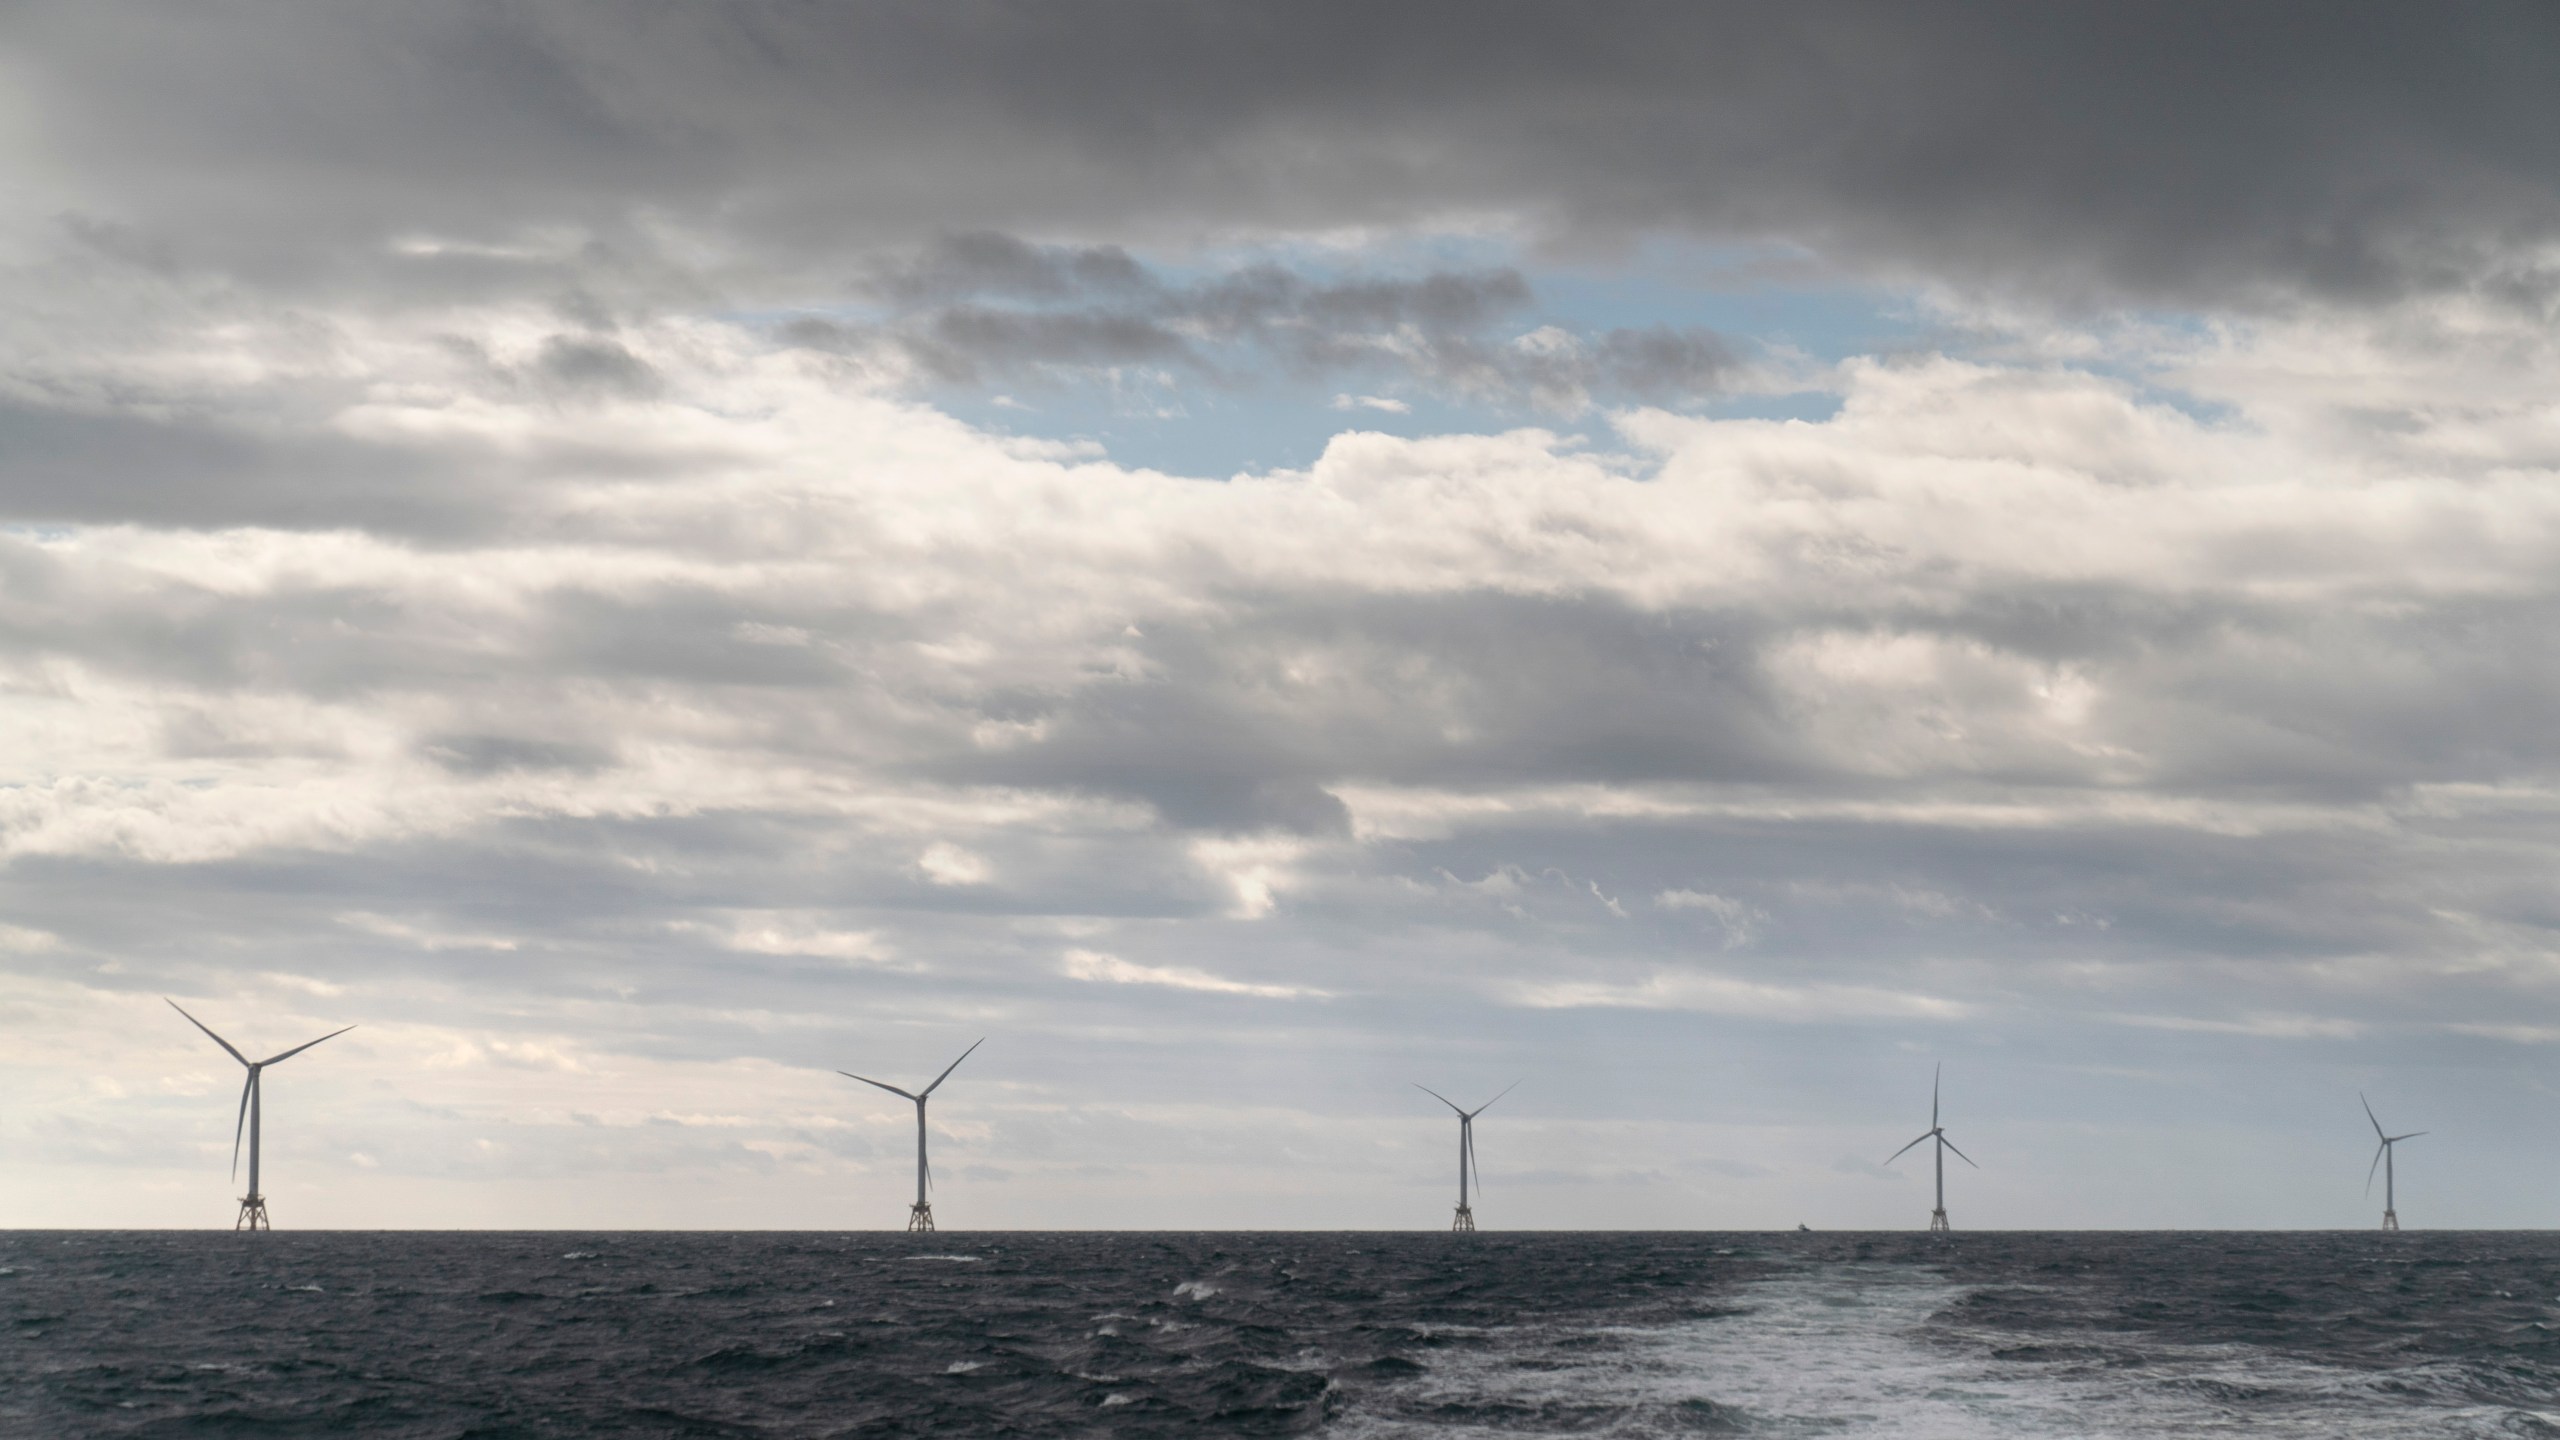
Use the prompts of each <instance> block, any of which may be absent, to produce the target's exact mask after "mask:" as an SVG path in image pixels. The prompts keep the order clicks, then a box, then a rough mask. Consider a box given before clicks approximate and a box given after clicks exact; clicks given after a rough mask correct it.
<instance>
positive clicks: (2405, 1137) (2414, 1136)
mask: <svg viewBox="0 0 2560 1440" xmlns="http://www.w3.org/2000/svg"><path fill="white" fill-rule="evenodd" d="M2426 1133H2427V1132H2426V1131H2424V1130H2412V1131H2410V1132H2409V1133H2408V1134H2406V1135H2394V1136H2392V1137H2391V1143H2392V1144H2394V1145H2397V1144H2399V1143H2400V1142H2401V1141H2403V1140H2415V1139H2417V1138H2418V1137H2419V1136H2421V1135H2424V1134H2426Z"/></svg>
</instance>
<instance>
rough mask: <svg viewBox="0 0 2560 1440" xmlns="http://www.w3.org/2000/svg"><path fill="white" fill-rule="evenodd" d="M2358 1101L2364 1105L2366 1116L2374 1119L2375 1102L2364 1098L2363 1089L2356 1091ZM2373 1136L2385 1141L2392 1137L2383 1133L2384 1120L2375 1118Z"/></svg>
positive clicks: (2368, 1118)
mask: <svg viewBox="0 0 2560 1440" xmlns="http://www.w3.org/2000/svg"><path fill="white" fill-rule="evenodd" d="M2356 1103H2357V1104H2359V1105H2362V1106H2363V1107H2364V1118H2366V1119H2367V1120H2373V1102H2372V1101H2370V1100H2367V1099H2366V1098H2364V1092H2363V1091H2361V1090H2359V1091H2357V1092H2356ZM2373 1137H2374V1138H2375V1139H2377V1140H2382V1141H2385V1142H2388V1141H2389V1140H2390V1138H2391V1137H2390V1136H2388V1135H2385V1134H2383V1133H2382V1122H2381V1121H2379V1120H2373Z"/></svg>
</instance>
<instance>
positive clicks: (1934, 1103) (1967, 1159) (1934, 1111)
mask: <svg viewBox="0 0 2560 1440" xmlns="http://www.w3.org/2000/svg"><path fill="white" fill-rule="evenodd" d="M1945 1069H1946V1067H1945V1066H1943V1065H1941V1066H1939V1067H1938V1068H1937V1069H1936V1070H1932V1071H1930V1072H1929V1128H1928V1129H1927V1130H1924V1131H1922V1132H1921V1134H1920V1139H1919V1140H1914V1141H1912V1142H1911V1145H1905V1146H1903V1147H1902V1148H1901V1149H1899V1150H1896V1151H1894V1152H1893V1153H1892V1154H1891V1155H1889V1156H1886V1157H1885V1162H1884V1163H1886V1164H1887V1165H1890V1164H1892V1163H1893V1162H1894V1161H1896V1160H1899V1159H1901V1158H1902V1157H1903V1156H1905V1155H1908V1154H1910V1153H1911V1146H1912V1145H1917V1144H1919V1143H1920V1141H1921V1140H1935V1141H1937V1142H1938V1145H1937V1152H1936V1154H1937V1161H1938V1204H1937V1208H1936V1209H1933V1210H1931V1211H1930V1212H1929V1233H1930V1234H1932V1235H1943V1234H1945V1233H1946V1232H1947V1230H1948V1229H1949V1228H1950V1227H1949V1226H1948V1224H1947V1152H1948V1151H1950V1150H1955V1151H1956V1158H1957V1159H1959V1160H1962V1161H1963V1162H1964V1163H1966V1164H1967V1165H1973V1157H1972V1156H1970V1155H1967V1154H1966V1153H1964V1152H1963V1151H1961V1150H1956V1142H1954V1141H1953V1140H1950V1139H1948V1138H1947V1131H1946V1127H1945V1126H1942V1125H1940V1124H1939V1123H1938V1075H1939V1073H1940V1071H1943V1070H1945ZM1973 1168H1974V1169H1976V1170H1979V1169H1981V1168H1982V1167H1981V1166H1979V1165H1973Z"/></svg>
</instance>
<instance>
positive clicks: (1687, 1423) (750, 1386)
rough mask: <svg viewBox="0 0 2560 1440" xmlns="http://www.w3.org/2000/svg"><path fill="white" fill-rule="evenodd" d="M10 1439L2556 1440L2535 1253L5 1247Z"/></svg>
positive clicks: (2376, 1238)
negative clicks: (1885, 1439)
mask: <svg viewBox="0 0 2560 1440" xmlns="http://www.w3.org/2000/svg"><path fill="white" fill-rule="evenodd" d="M0 1332H4V1333H0V1435H6V1436H8V1437H12V1440H14V1437H21V1436H25V1437H47V1440H52V1437H85V1436H154V1437H159V1436H168V1437H176V1436H226V1437H246V1436H305V1435H311V1436H317V1435H350V1436H365V1437H377V1436H378V1437H409V1436H417V1437H429V1436H432V1437H465V1436H469V1437H489V1440H494V1437H528V1440H530V1437H589V1436H597V1437H601V1436H612V1437H660V1436H665V1437H675V1436H684V1437H750V1436H754V1437H768V1436H769V1437H783V1436H790V1437H799V1436H905V1435H914V1436H925V1435H933V1436H972V1435H1023V1436H1049V1435H1058V1436H1065V1435H1093V1436H1105V1435H1108V1436H1123V1435H1126V1436H1149V1435H1165V1436H1203V1435H1211V1436H1214V1435H1282V1434H1318V1433H1321V1434H1328V1435H1341V1436H1346V1437H1408V1436H1504V1437H1524V1436H1542V1435H1577V1436H1587V1435H1607V1436H1712V1435H1740V1436H1823V1437H1858V1436H1915V1437H1937V1436H1948V1437H1957V1436H1965V1437H1970V1436H2127V1437H2135V1436H2198V1435H2205V1436H2210V1435H2226V1434H2227V1435H2235V1436H2236V1435H2249V1436H2269V1437H2290V1436H2431V1437H2437V1436H2541V1435H2553V1436H2560V1236H2555V1235H2544V1234H2462V1233H2409V1234H2403V1235H2397V1236H2392V1235H2382V1234H2378V1233H2311V1234H2187V1235H2177V1234H2017V1233H2012V1234H1960V1235H1956V1236H1952V1237H1948V1238H1945V1239H1938V1240H1933V1239H1930V1238H1928V1237H1925V1236H1920V1235H1716V1234H1649V1235H1635V1234H1601V1235H1593V1234H1548V1235H1501V1234H1491V1233H1488V1234H1482V1235H1477V1236H1475V1237H1472V1238H1468V1237H1463V1236H1450V1235H1445V1234H1391V1235H1389V1234H1241V1235H1212V1234H1145V1235H1107V1234H1056V1235H1043V1234H1022V1233H990V1234H965V1233H953V1232H946V1233H944V1234H942V1235H938V1236H914V1237H910V1236H905V1235H879V1234H843V1235H838V1234H803V1235H786V1234H738V1235H722V1234H632V1233H613V1234H599V1235H575V1234H561V1233H540V1234H453V1233H435V1234H391V1233H360V1232H336V1233H331V1232H313V1233H296V1232H289V1231H288V1232H280V1233H275V1234H268V1235H257V1236H245V1235H234V1234H230V1233H227V1232H215V1233H201V1232H185V1233H176V1232H156V1233H155V1232H115V1233H63V1232H23V1231H22V1232H14V1233H6V1234H0Z"/></svg>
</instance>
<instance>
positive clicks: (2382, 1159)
mask: <svg viewBox="0 0 2560 1440" xmlns="http://www.w3.org/2000/svg"><path fill="white" fill-rule="evenodd" d="M2356 1100H2357V1101H2358V1103H2360V1104H2362V1105H2363V1106H2364V1118H2365V1119H2367V1120H2372V1121H2373V1138H2374V1139H2376V1140H2379V1141H2381V1142H2382V1143H2381V1144H2380V1145H2379V1146H2377V1147H2375V1149H2374V1152H2373V1164H2372V1165H2367V1166H2366V1167H2364V1193H2365V1194H2367V1195H2371V1194H2372V1193H2373V1172H2374V1169H2375V1168H2376V1167H2377V1166H2378V1167H2380V1168H2381V1170H2382V1228H2383V1229H2385V1230H2397V1229H2399V1228H2400V1210H2399V1205H2398V1199H2397V1197H2396V1196H2395V1195H2394V1194H2393V1193H2392V1192H2393V1191H2394V1190H2395V1189H2396V1188H2397V1187H2396V1186H2395V1184H2394V1183H2393V1182H2394V1180H2395V1179H2396V1178H2397V1177H2395V1176H2394V1175H2393V1174H2392V1173H2391V1172H2392V1169H2393V1167H2392V1164H2391V1155H2392V1150H2391V1147H2392V1146H2394V1145H2397V1144H2399V1143H2400V1142H2401V1141H2403V1140H2415V1139H2417V1138H2418V1137H2419V1136H2421V1135H2424V1134H2426V1133H2427V1132H2426V1131H2424V1130H2412V1131H2410V1132H2409V1133H2408V1134H2406V1135H2385V1134H2383V1133H2382V1122H2381V1121H2379V1120H2374V1119H2373V1102H2372V1101H2370V1100H2367V1099H2365V1098H2364V1092H2363V1091H2361V1090H2359V1091H2357V1092H2356Z"/></svg>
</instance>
